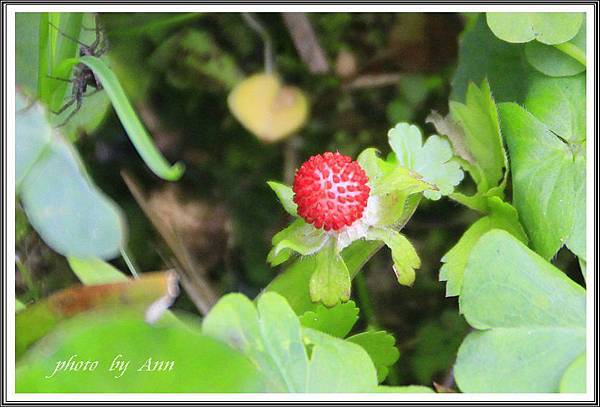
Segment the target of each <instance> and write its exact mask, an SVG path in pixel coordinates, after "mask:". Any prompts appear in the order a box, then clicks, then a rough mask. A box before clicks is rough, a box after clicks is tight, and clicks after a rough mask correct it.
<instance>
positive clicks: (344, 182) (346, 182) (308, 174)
mask: <svg viewBox="0 0 600 407" xmlns="http://www.w3.org/2000/svg"><path fill="white" fill-rule="evenodd" d="M367 182H369V179H368V178H367V174H365V171H364V170H363V169H362V168H361V166H360V165H359V164H358V162H356V161H352V158H350V157H348V156H346V155H342V154H340V153H338V152H336V153H331V152H326V153H323V154H317V155H314V156H312V157H310V158H309V159H308V161H306V162H305V163H304V164H302V166H301V167H300V168H299V169H298V171H297V172H296V177H295V178H294V187H293V191H294V202H295V203H296V204H297V205H298V215H300V216H301V217H302V218H303V219H304V220H305V221H306V222H308V223H311V224H312V225H314V227H316V228H318V229H320V228H323V229H325V230H327V231H329V230H334V231H339V230H340V229H342V228H344V227H346V226H351V225H352V224H353V223H354V222H356V221H357V220H358V219H360V218H361V217H362V215H363V212H364V210H365V207H366V206H367V200H368V199H369V192H370V188H369V186H368V185H367Z"/></svg>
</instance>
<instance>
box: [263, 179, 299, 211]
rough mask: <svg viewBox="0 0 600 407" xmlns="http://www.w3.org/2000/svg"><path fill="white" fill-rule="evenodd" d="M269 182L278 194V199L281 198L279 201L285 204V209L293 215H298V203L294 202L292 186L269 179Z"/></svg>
mask: <svg viewBox="0 0 600 407" xmlns="http://www.w3.org/2000/svg"><path fill="white" fill-rule="evenodd" d="M267 184H268V185H269V187H271V189H272V190H273V192H275V194H276V195H277V199H279V202H281V205H283V209H285V211H286V212H287V213H289V214H290V215H292V216H298V214H297V212H296V211H297V210H298V205H296V202H294V191H292V188H290V187H288V186H287V185H284V184H280V183H279V182H275V181H269V182H267Z"/></svg>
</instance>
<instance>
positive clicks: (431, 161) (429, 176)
mask: <svg viewBox="0 0 600 407" xmlns="http://www.w3.org/2000/svg"><path fill="white" fill-rule="evenodd" d="M388 138H389V143H390V146H391V147H392V150H394V153H395V155H396V159H397V161H398V164H399V165H400V166H401V167H404V168H407V169H411V170H413V171H415V172H417V173H418V174H419V175H421V176H422V177H423V180H424V181H426V182H428V183H430V184H433V185H434V186H435V187H436V188H437V190H428V191H425V192H424V193H423V195H425V197H427V198H429V199H432V200H438V199H440V197H441V196H442V195H449V194H451V193H452V192H453V191H454V187H455V186H456V185H458V184H459V183H460V181H461V180H462V179H463V176H464V174H463V172H462V170H461V169H460V165H459V164H458V163H457V162H455V161H451V160H452V156H453V154H452V148H451V147H450V143H449V142H448V140H444V139H443V138H441V137H439V136H436V135H433V136H431V137H429V138H428V139H427V140H426V141H425V144H423V137H422V136H421V131H420V130H419V129H418V127H416V126H414V125H410V124H408V123H398V124H397V125H396V127H394V128H393V129H391V130H390V131H389V132H388Z"/></svg>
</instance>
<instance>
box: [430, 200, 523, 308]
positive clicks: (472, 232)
mask: <svg viewBox="0 0 600 407" xmlns="http://www.w3.org/2000/svg"><path fill="white" fill-rule="evenodd" d="M488 208H489V215H487V216H484V217H483V218H481V219H479V220H478V221H477V222H475V223H473V224H472V225H471V226H470V227H469V229H467V231H466V232H465V233H464V234H463V235H462V237H461V238H460V240H459V241H458V243H457V244H456V245H455V246H454V247H452V249H450V250H449V251H448V252H447V253H446V254H445V255H444V257H442V263H444V265H443V266H442V267H441V269H440V281H446V282H447V283H446V297H453V296H456V295H459V294H460V292H461V289H462V284H463V275H464V272H465V267H466V265H467V260H468V259H469V256H470V255H471V253H472V251H473V247H475V244H476V243H477V241H478V240H479V238H480V237H481V236H483V235H484V234H485V233H487V232H489V231H490V230H492V229H502V230H506V231H507V232H509V233H510V234H512V235H513V236H515V237H516V238H517V239H519V240H520V241H521V242H523V243H527V235H526V234H525V231H524V230H523V227H522V226H521V224H520V223H519V216H518V214H517V211H516V209H515V208H513V207H512V206H511V205H510V204H508V203H506V202H503V201H502V200H501V199H500V198H498V197H493V198H488Z"/></svg>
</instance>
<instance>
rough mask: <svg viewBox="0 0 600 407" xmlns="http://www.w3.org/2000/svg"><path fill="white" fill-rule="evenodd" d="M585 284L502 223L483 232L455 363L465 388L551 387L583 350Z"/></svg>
mask: <svg viewBox="0 0 600 407" xmlns="http://www.w3.org/2000/svg"><path fill="white" fill-rule="evenodd" d="M585 297H586V296H585V290H584V289H583V288H582V287H581V286H579V285H577V284H576V283H574V282H573V281H572V280H570V279H569V278H568V277H567V276H566V275H565V274H564V273H563V272H562V271H561V270H559V269H557V268H556V267H554V266H553V265H552V264H550V263H548V262H547V261H546V260H544V259H543V258H542V257H540V256H539V255H537V254H536V253H534V252H533V251H531V250H530V249H529V248H527V246H525V245H524V244H523V243H521V242H520V241H519V240H518V239H516V238H515V237H514V236H512V235H511V234H509V233H508V232H506V231H503V230H492V231H490V232H488V233H486V234H485V235H484V236H482V237H481V238H480V239H479V241H478V242H477V244H476V245H475V247H474V248H473V250H472V252H471V255H470V257H469V260H468V262H467V266H466V269H465V273H464V281H463V288H462V293H461V295H460V307H461V310H462V312H463V313H464V316H465V318H466V320H467V322H468V323H469V324H470V325H471V326H472V327H473V328H475V329H476V331H474V332H472V333H470V334H469V335H468V336H467V338H466V339H465V340H464V342H463V343H462V345H461V347H460V349H459V351H458V357H457V360H456V365H455V367H454V373H455V377H456V381H457V384H458V386H459V388H460V389H461V391H463V392H486V393H490V392H492V393H493V392H508V393H519V392H525V393H547V392H556V391H558V390H559V386H560V383H561V380H562V377H563V374H564V373H565V371H566V370H567V369H568V368H569V366H570V365H571V363H573V361H574V360H575V359H576V358H577V357H578V356H579V355H581V354H582V353H583V352H584V351H585V342H586V335H585V333H586V328H585V326H586V318H585V303H586V298H585Z"/></svg>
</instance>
